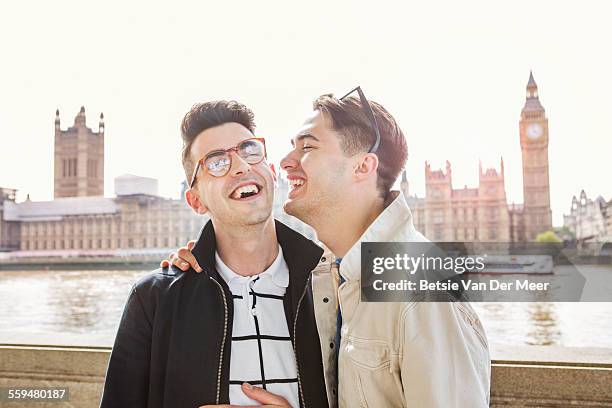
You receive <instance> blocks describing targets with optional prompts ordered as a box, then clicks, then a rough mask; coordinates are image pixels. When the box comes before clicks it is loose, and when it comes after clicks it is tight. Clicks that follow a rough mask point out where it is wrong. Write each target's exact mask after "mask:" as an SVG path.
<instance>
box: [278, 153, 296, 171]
mask: <svg viewBox="0 0 612 408" xmlns="http://www.w3.org/2000/svg"><path fill="white" fill-rule="evenodd" d="M298 163H299V160H297V159H296V158H295V157H294V156H293V151H291V152H289V153H288V154H287V155H286V156H285V157H283V159H282V160H281V162H280V166H281V169H283V170H285V171H287V170H293V169H295V168H296V167H297V166H298Z"/></svg>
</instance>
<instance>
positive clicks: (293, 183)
mask: <svg viewBox="0 0 612 408" xmlns="http://www.w3.org/2000/svg"><path fill="white" fill-rule="evenodd" d="M288 181H289V186H290V190H289V198H293V197H295V196H296V194H298V192H299V191H300V189H301V188H302V187H303V186H304V183H306V180H304V179H298V178H296V179H289V180H288Z"/></svg>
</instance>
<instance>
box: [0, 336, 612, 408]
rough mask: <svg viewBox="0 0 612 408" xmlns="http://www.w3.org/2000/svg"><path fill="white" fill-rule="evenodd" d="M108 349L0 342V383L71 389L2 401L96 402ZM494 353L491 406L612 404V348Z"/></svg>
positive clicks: (19, 406)
mask: <svg viewBox="0 0 612 408" xmlns="http://www.w3.org/2000/svg"><path fill="white" fill-rule="evenodd" d="M109 353H110V350H109V349H108V348H87V349H85V348H67V347H49V346H19V345H4V346H2V345H0V388H2V387H68V388H69V401H68V402H62V403H36V404H32V403H27V404H24V403H7V402H0V406H2V407H7V408H10V407H16V408H24V407H26V406H28V407H29V406H36V407H42V408H59V407H75V408H77V407H78V408H88V407H92V408H93V407H97V406H98V404H99V400H100V393H101V391H102V385H103V382H104V373H105V370H106V365H107V362H108V358H109ZM492 354H493V356H494V358H495V359H494V361H493V370H492V390H491V406H492V407H525V406H538V407H567V406H577V407H612V386H611V384H612V350H607V349H563V348H558V347H512V348H506V349H496V350H492ZM536 360H537V361H536Z"/></svg>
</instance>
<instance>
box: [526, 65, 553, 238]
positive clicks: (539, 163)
mask: <svg viewBox="0 0 612 408" xmlns="http://www.w3.org/2000/svg"><path fill="white" fill-rule="evenodd" d="M519 128H520V134H521V152H522V155H523V200H524V202H525V203H524V207H523V214H524V217H525V220H524V221H525V238H526V239H527V241H533V240H535V238H536V236H537V235H538V234H539V233H541V232H544V231H548V230H552V213H551V210H550V183H549V175H548V119H546V115H545V113H544V107H542V105H541V104H540V99H539V97H538V85H537V84H536V82H535V80H534V79H533V73H531V72H530V73H529V82H528V83H527V99H526V101H525V106H523V110H522V111H521V120H520V122H519Z"/></svg>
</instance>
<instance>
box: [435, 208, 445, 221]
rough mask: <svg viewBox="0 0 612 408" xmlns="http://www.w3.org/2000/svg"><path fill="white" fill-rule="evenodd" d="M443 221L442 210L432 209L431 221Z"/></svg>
mask: <svg viewBox="0 0 612 408" xmlns="http://www.w3.org/2000/svg"><path fill="white" fill-rule="evenodd" d="M443 222H444V213H443V212H442V210H434V212H433V223H434V224H442V223H443Z"/></svg>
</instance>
